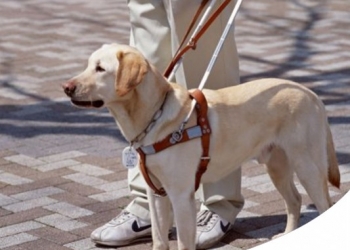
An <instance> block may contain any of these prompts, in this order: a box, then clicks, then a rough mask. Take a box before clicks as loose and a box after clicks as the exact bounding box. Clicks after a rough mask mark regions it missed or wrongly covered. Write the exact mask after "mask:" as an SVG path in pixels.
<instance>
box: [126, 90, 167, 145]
mask: <svg viewBox="0 0 350 250" xmlns="http://www.w3.org/2000/svg"><path fill="white" fill-rule="evenodd" d="M168 93H169V92H168V91H167V92H166V94H165V97H164V100H163V102H162V105H161V106H160V108H159V109H158V110H157V111H156V113H154V115H153V116H152V120H151V121H150V122H149V123H148V125H147V127H146V128H145V129H144V130H143V131H142V132H141V133H140V134H138V135H137V136H136V137H135V138H134V139H133V140H131V141H130V146H133V145H134V144H135V143H138V142H140V141H141V140H142V139H143V138H145V136H146V135H147V134H148V133H149V131H151V129H152V128H153V127H154V125H155V124H156V122H157V120H158V119H159V118H160V117H161V115H162V114H163V108H164V104H165V102H166V99H167V96H168Z"/></svg>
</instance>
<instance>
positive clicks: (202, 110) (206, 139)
mask: <svg viewBox="0 0 350 250" xmlns="http://www.w3.org/2000/svg"><path fill="white" fill-rule="evenodd" d="M208 2H209V0H202V3H201V5H200V6H199V8H198V10H197V12H196V14H195V16H194V18H193V20H192V22H191V24H190V26H189V28H188V30H187V32H186V34H185V36H184V38H183V40H182V42H181V45H180V46H179V49H178V51H177V52H176V53H175V56H174V58H173V59H172V61H171V62H170V64H169V65H168V67H167V69H166V70H165V72H164V77H166V78H168V77H169V75H170V73H171V72H172V70H173V68H174V67H175V65H176V63H177V62H178V61H179V60H180V58H181V57H182V56H183V55H184V54H185V53H186V52H187V51H188V50H189V49H196V45H197V41H198V40H199V39H200V37H201V36H202V35H203V34H204V33H205V31H206V30H207V29H208V28H209V26H210V25H211V24H212V23H213V22H214V20H215V19H216V18H217V17H218V16H219V15H220V13H221V12H222V11H223V10H224V8H225V7H226V6H227V5H228V4H229V3H230V2H231V0H224V1H223V2H222V3H221V5H220V6H219V7H218V9H217V10H216V11H215V12H214V13H213V14H212V16H211V17H210V18H209V19H208V20H207V22H206V23H205V24H204V25H203V27H202V28H201V29H200V30H199V31H198V33H197V34H195V36H194V37H193V38H191V39H190V41H189V42H188V44H187V45H186V46H185V47H184V48H181V47H182V46H183V44H184V42H185V40H186V39H187V37H188V35H189V33H190V31H191V30H192V28H193V26H194V24H195V23H196V21H197V19H198V18H199V16H200V14H201V12H202V11H203V9H204V7H205V5H206V4H207V3H208ZM190 97H191V98H192V99H194V100H195V101H196V102H197V103H196V106H195V109H196V112H197V126H194V127H190V128H187V129H184V130H182V129H180V130H179V131H175V132H174V133H172V134H170V135H168V136H167V137H166V138H164V139H163V140H162V141H160V142H157V143H155V144H153V145H149V146H145V147H140V148H138V149H136V150H137V152H138V153H139V155H140V170H141V173H142V175H143V177H144V179H145V181H146V183H147V184H148V186H149V187H150V188H151V189H153V190H154V192H155V194H156V195H159V196H166V192H165V190H164V188H162V187H161V188H157V187H156V186H155V185H154V183H153V181H152V179H151V177H150V176H149V173H148V169H147V166H146V155H149V154H155V153H158V152H160V151H162V150H164V149H166V148H168V147H171V146H174V145H176V144H178V143H182V142H187V141H189V140H192V139H195V138H199V137H200V138H201V144H202V156H201V158H200V161H199V164H198V167H197V172H196V179H195V190H197V189H198V187H199V184H200V181H201V177H202V175H203V174H204V172H205V171H206V170H207V166H208V164H209V161H210V157H209V145H210V134H211V128H210V125H209V120H208V117H207V111H208V104H207V100H206V99H205V96H204V95H203V93H202V91H201V90H199V89H197V90H195V91H194V92H192V93H190Z"/></svg>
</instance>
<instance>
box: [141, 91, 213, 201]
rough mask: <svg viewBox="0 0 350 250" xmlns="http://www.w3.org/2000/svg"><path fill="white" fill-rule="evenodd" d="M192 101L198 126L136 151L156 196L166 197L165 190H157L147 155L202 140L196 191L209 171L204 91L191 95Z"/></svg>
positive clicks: (208, 127)
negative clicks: (194, 103)
mask: <svg viewBox="0 0 350 250" xmlns="http://www.w3.org/2000/svg"><path fill="white" fill-rule="evenodd" d="M190 96H191V98H192V99H195V100H196V102H197V104H196V106H195V108H196V111H197V126H194V127H191V128H187V129H182V128H180V130H179V131H175V132H174V133H172V134H170V135H168V136H167V137H166V138H164V139H163V140H162V141H160V142H157V143H155V144H152V145H149V146H145V147H140V148H138V149H136V151H137V152H138V153H139V155H140V170H141V173H142V175H143V177H144V179H145V181H146V183H147V184H148V186H149V187H150V188H151V189H153V191H154V192H155V194H156V195H159V196H166V192H165V190H164V188H157V187H156V186H155V185H154V183H153V182H152V180H151V178H150V176H149V173H148V169H147V166H146V155H148V154H155V153H158V152H160V151H162V150H164V149H166V148H168V147H171V146H174V145H176V144H178V143H182V142H186V141H189V140H192V139H195V138H199V137H200V138H201V142H202V156H201V158H200V162H199V164H198V167H197V173H196V177H195V190H197V189H198V187H199V184H200V180H201V177H202V175H203V174H204V172H205V171H206V170H207V166H208V164H209V161H210V157H209V145H210V133H211V129H210V125H209V120H208V117H207V111H208V104H207V101H206V99H205V96H204V95H203V93H202V91H200V90H198V89H197V90H195V91H194V92H193V93H190Z"/></svg>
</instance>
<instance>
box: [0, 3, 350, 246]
mask: <svg viewBox="0 0 350 250" xmlns="http://www.w3.org/2000/svg"><path fill="white" fill-rule="evenodd" d="M349 9H350V3H349V2H347V1H342V0H333V1H331V0H323V1H312V0H305V1H287V0H285V1H282V0H281V1H275V2H273V3H267V1H263V0H255V1H250V0H246V1H245V2H244V4H243V7H242V9H241V11H240V14H239V17H238V19H237V22H236V35H237V43H238V49H239V53H240V58H241V73H242V80H243V81H246V80H250V79H256V78H260V77H270V76H272V77H284V78H288V79H293V80H297V81H299V82H301V83H302V84H304V85H305V86H307V87H309V88H311V89H312V90H314V91H315V92H317V93H318V94H319V95H320V96H321V97H322V99H323V100H324V102H325V104H326V105H327V111H328V114H329V121H330V123H331V129H332V131H333V136H334V138H335V144H336V150H337V155H338V159H339V162H340V164H341V165H340V169H341V172H342V187H341V189H340V190H337V189H333V188H332V189H331V196H332V199H333V200H334V201H337V200H339V199H340V198H341V197H342V196H343V195H344V194H345V193H346V192H347V191H348V190H349V189H350V133H349V132H348V131H349V129H350V109H349V108H350V80H349V79H350V69H349V66H350V42H349V41H350V29H349V27H350V15H349V12H348V10H349ZM127 14H128V13H127V9H126V1H124V0H114V1H107V0H101V1H85V0H71V1H58V0H55V1H44V0H26V1H20V0H2V1H1V2H0V24H1V29H0V249H7V250H10V249H11V250H13V249H16V250H20V249H35V250H38V249H79V250H83V249H99V248H98V247H96V246H95V245H94V244H92V243H91V242H90V240H89V235H90V232H91V231H92V230H93V229H95V228H96V227H98V226H100V225H102V224H104V223H105V222H107V221H109V220H110V219H111V218H112V217H114V216H115V215H116V214H117V213H119V212H120V211H121V209H122V208H123V207H124V206H125V205H127V204H128V202H129V201H130V197H129V194H128V189H127V183H126V181H125V179H126V170H124V169H123V168H122V167H121V165H120V152H121V149H122V148H123V147H124V146H125V141H123V139H122V138H121V135H120V133H119V131H118V130H117V128H116V126H115V124H114V121H113V120H112V118H111V117H110V115H109V114H108V112H107V111H106V110H103V111H102V112H101V111H90V110H81V109H76V108H74V107H72V106H71V105H70V103H69V102H68V100H67V98H66V97H65V96H64V95H63V93H62V91H61V89H60V85H59V83H61V82H63V81H64V80H66V79H68V78H70V77H71V76H73V75H75V74H76V73H78V72H79V71H80V70H82V69H83V68H84V66H85V63H86V59H87V57H88V55H89V54H90V53H91V52H92V51H93V50H95V49H96V48H98V47H99V46H100V45H101V44H103V43H109V42H120V43H127V40H128V28H129V23H128V21H127V20H128V16H127ZM298 188H299V190H300V192H301V193H302V195H303V204H304V205H303V215H302V218H301V224H305V223H307V222H308V221H310V220H312V219H313V218H314V217H315V216H316V215H317V213H316V212H315V211H314V210H313V209H312V207H310V206H308V204H310V200H309V198H308V197H307V195H306V194H305V191H304V190H303V188H302V187H301V186H300V185H299V186H298ZM242 190H243V194H244V196H245V198H246V205H245V207H244V209H243V211H242V213H241V214H240V216H239V219H238V220H237V222H236V224H235V226H234V229H233V231H232V232H231V233H230V234H229V235H228V236H227V237H225V238H224V239H223V240H222V244H221V245H220V246H218V247H219V248H223V249H248V248H251V247H253V246H256V245H259V244H261V243H263V242H266V241H267V240H269V238H270V237H271V236H272V235H274V234H275V233H276V232H279V231H280V230H281V229H282V228H283V227H284V225H285V215H284V207H283V201H282V200H281V197H280V196H279V195H278V194H277V192H276V191H275V189H274V188H273V187H272V185H271V183H270V181H269V179H268V177H267V175H266V174H265V173H264V170H263V168H259V167H256V166H254V167H249V168H246V169H244V170H243V189H242ZM173 243H174V242H173ZM150 246H151V245H150V243H145V244H141V245H136V246H131V247H125V248H123V249H150ZM173 246H174V244H173Z"/></svg>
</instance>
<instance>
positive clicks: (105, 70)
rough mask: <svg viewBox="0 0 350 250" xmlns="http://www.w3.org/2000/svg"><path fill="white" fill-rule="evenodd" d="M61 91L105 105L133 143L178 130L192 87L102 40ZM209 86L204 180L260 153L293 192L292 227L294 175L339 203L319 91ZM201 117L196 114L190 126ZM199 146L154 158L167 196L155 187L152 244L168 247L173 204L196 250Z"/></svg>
mask: <svg viewBox="0 0 350 250" xmlns="http://www.w3.org/2000/svg"><path fill="white" fill-rule="evenodd" d="M63 89H64V91H65V93H66V94H67V95H68V96H69V97H70V98H71V101H72V103H73V104H75V105H77V106H80V107H87V108H100V107H104V106H105V107H107V108H108V109H109V111H110V112H111V114H112V115H113V117H114V118H115V120H116V122H117V124H118V126H119V128H120V130H121V132H122V133H123V135H124V136H125V138H126V140H128V141H129V142H133V143H134V147H135V148H138V147H140V146H147V145H151V144H154V143H155V142H158V141H161V140H162V139H164V138H165V137H166V136H167V135H169V134H171V133H173V132H174V131H178V129H179V127H180V125H181V124H182V122H183V121H184V119H185V117H186V116H187V115H188V114H189V112H190V109H191V99H190V97H189V92H188V90H186V89H184V88H183V87H181V86H179V85H177V84H173V83H169V82H168V81H167V80H166V79H165V78H164V77H163V76H162V74H161V73H159V72H158V71H157V69H156V68H155V67H154V66H152V64H150V63H149V62H148V61H147V60H146V59H145V58H144V57H143V56H142V55H141V54H140V52H138V51H137V50H136V49H134V48H132V47H129V46H126V45H118V44H111V45H103V46H102V47H101V48H100V49H98V50H97V51H95V52H94V53H93V54H92V55H91V57H90V58H89V61H88V66H87V68H86V69H85V71H84V72H82V73H81V74H80V75H78V76H76V77H74V78H72V79H71V80H69V81H68V82H67V83H65V84H63ZM203 93H204V95H205V97H206V99H207V101H208V106H209V110H208V118H209V121H210V126H211V129H212V132H211V142H210V157H211V160H210V163H209V166H208V170H207V172H205V174H204V175H203V177H202V182H216V181H220V179H221V178H223V177H224V176H225V175H227V174H228V173H230V172H231V171H233V170H235V169H236V168H238V167H239V166H240V165H241V164H242V163H243V162H244V161H246V160H249V159H252V158H256V159H258V161H259V162H260V163H262V164H265V165H266V166H267V172H268V173H269V175H270V177H271V179H272V181H273V183H274V185H275V186H276V188H277V190H278V191H279V192H280V193H281V195H282V197H283V198H284V200H285V204H286V209H287V225H286V229H285V233H288V232H290V231H292V230H293V229H295V228H297V225H298V219H299V215H300V206H301V196H300V194H299V193H298V191H297V189H296V187H295V185H294V182H293V174H294V173H296V175H297V176H298V178H299V179H300V181H301V183H302V185H303V186H304V187H305V189H306V191H307V193H308V194H309V196H310V197H311V199H312V200H313V202H314V203H315V204H316V207H317V209H318V211H319V212H320V213H322V212H324V211H326V210H327V209H328V208H329V207H330V206H331V205H332V202H331V199H330V196H329V192H328V184H327V181H329V182H330V183H331V184H333V185H334V186H336V187H339V185H340V175H339V169H338V163H337V159H336V155H335V150H334V145H333V139H332V135H331V132H330V128H329V124H328V122H327V116H326V112H325V108H324V106H323V104H322V102H321V101H320V99H319V98H318V97H317V96H316V95H315V94H314V93H313V92H311V91H310V90H308V89H307V88H305V87H303V86H301V85H299V84H297V83H294V82H291V81H288V80H282V79H262V80H256V81H252V82H248V83H245V84H241V85H238V86H233V87H229V88H224V89H219V90H207V89H206V90H203ZM160 109H162V110H163V112H162V113H161V114H160V115H158V116H157V117H156V118H155V117H154V116H155V114H156V113H157V112H158V110H160ZM151 123H152V126H150V124H151ZM195 124H196V112H193V113H192V115H191V117H190V120H189V122H188V124H187V126H188V127H190V126H193V125H195ZM201 153H202V148H201V140H200V139H199V138H197V139H194V140H190V141H188V142H185V143H181V144H177V145H175V146H173V147H169V148H167V149H166V150H163V151H161V152H159V153H157V154H152V155H148V156H147V167H148V171H149V172H150V173H151V176H152V180H153V182H154V183H155V185H156V186H159V187H163V188H164V189H165V190H166V192H167V194H168V196H166V197H156V196H154V195H153V191H152V190H151V189H149V190H148V199H149V202H150V210H151V220H152V234H153V248H154V249H168V229H169V228H170V226H171V225H172V218H171V214H172V213H171V211H170V209H171V207H172V209H173V212H174V216H175V222H176V227H177V231H178V248H179V249H195V234H196V211H195V199H194V192H195V190H194V186H195V175H196V171H197V165H198V162H199V160H200V157H201Z"/></svg>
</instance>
